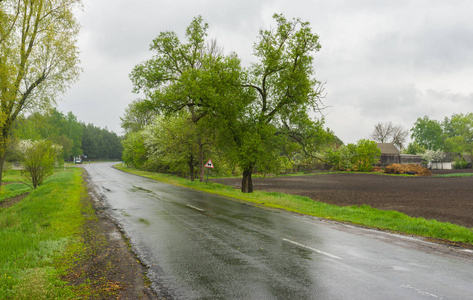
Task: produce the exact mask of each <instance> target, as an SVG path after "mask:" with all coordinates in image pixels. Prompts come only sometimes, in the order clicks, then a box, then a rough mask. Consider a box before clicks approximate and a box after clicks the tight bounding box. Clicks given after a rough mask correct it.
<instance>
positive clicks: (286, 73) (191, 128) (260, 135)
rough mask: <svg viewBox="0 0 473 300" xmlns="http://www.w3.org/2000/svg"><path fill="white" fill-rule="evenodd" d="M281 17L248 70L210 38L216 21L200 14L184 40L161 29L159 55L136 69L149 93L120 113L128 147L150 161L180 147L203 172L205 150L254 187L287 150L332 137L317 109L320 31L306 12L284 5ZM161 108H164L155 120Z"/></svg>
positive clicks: (134, 76) (136, 78) (248, 188)
mask: <svg viewBox="0 0 473 300" xmlns="http://www.w3.org/2000/svg"><path fill="white" fill-rule="evenodd" d="M274 20H275V22H276V28H274V29H269V30H261V31H260V34H259V38H258V42H256V43H255V45H254V48H253V49H254V57H255V58H256V60H257V61H256V62H255V63H253V64H252V65H251V67H249V68H247V69H245V68H242V67H241V65H240V60H239V59H238V57H237V55H236V54H235V53H231V54H229V55H225V54H223V49H221V48H219V47H218V46H217V43H216V41H208V40H207V30H208V24H207V23H205V22H204V21H203V19H202V17H200V16H199V17H196V18H194V19H193V20H192V22H191V24H190V25H189V27H188V28H187V31H186V34H185V39H186V40H185V41H184V42H182V41H181V40H180V39H179V37H178V35H177V34H176V33H174V32H169V31H166V32H162V33H160V34H159V35H158V37H157V38H156V39H154V40H153V43H152V44H151V46H150V50H151V51H152V52H153V53H154V56H153V57H152V58H151V59H150V60H148V61H145V62H144V63H141V64H139V65H137V66H136V67H135V68H134V69H133V71H132V72H131V74H130V77H131V80H132V82H133V85H134V91H135V92H141V93H143V94H144V95H145V97H146V99H145V100H139V101H135V102H134V103H132V104H131V105H130V106H129V108H128V109H127V111H126V113H125V116H124V117H123V118H122V122H123V123H122V126H123V127H124V128H125V129H126V130H127V132H128V134H127V137H125V140H124V146H125V153H133V152H134V151H133V150H132V149H127V148H128V147H130V146H132V145H143V146H144V147H145V150H146V153H147V156H148V157H147V161H151V160H152V157H155V158H156V157H158V156H159V159H160V161H161V162H163V160H164V159H165V158H166V157H168V158H170V157H172V154H170V153H171V149H173V150H172V151H173V152H172V153H174V155H175V156H179V159H178V158H177V157H174V160H173V161H174V163H178V165H179V166H182V165H183V164H184V162H183V161H186V163H185V164H187V166H188V169H189V171H188V172H187V171H186V172H185V173H188V174H193V173H194V171H192V170H193V168H194V167H195V166H197V168H198V169H199V173H200V176H199V177H200V180H203V170H204V169H203V164H204V159H205V161H206V160H207V159H208V158H209V157H208V155H210V153H213V155H218V156H219V157H221V159H222V160H221V161H222V162H223V163H224V164H225V165H227V166H233V167H230V168H233V169H234V168H235V167H238V168H240V169H242V170H243V174H244V175H243V179H242V191H244V192H252V190H253V189H252V184H251V174H252V172H253V171H254V170H255V169H257V170H258V171H259V172H272V171H276V170H278V169H279V168H280V166H281V159H280V157H281V154H282V153H284V154H285V155H286V157H287V158H289V159H290V160H291V159H292V158H293V155H294V151H299V152H304V154H306V155H308V154H309V153H310V154H311V155H312V157H313V158H315V157H316V155H315V152H316V151H317V149H318V148H320V147H316V146H315V147H314V145H315V144H317V143H319V144H320V145H322V144H323V143H327V142H328V140H331V139H333V137H334V135H333V134H331V133H330V132H329V131H327V130H325V129H324V128H323V119H320V120H317V119H316V118H314V115H315V114H313V113H311V111H317V110H318V109H319V108H320V106H321V101H320V100H321V92H322V91H323V86H322V84H321V83H320V82H318V81H317V80H316V79H315V78H314V73H315V72H314V68H313V54H314V53H315V52H317V51H318V50H319V49H320V44H319V43H318V36H317V35H316V34H314V33H312V29H311V28H310V24H309V23H307V22H303V21H301V20H300V19H293V20H287V19H286V18H285V17H284V16H283V15H277V14H276V15H274ZM143 110H144V111H145V112H146V113H147V114H146V115H145V116H144V118H142V117H141V116H142V115H141V114H140V112H143ZM153 115H159V116H160V117H159V118H158V119H155V121H154V122H153V123H152V124H150V123H149V120H150V117H152V116H153ZM186 120H187V121H186ZM133 132H135V133H136V132H141V134H135V133H133ZM209 137H210V138H209ZM184 140H185V142H184ZM133 141H135V142H138V144H137V143H135V142H133ZM139 141H142V142H139ZM178 145H179V146H180V149H178V148H179V147H178ZM288 145H292V146H288ZM296 145H297V146H296ZM186 149H187V150H186ZM167 153H168V154H169V155H168V154H167ZM196 156H197V158H196ZM205 156H207V157H205ZM204 157H205V158H204ZM180 160H183V161H181V162H179V161H180ZM130 161H133V159H131V158H130ZM155 161H156V160H155ZM168 163H169V164H168V167H171V166H172V164H174V163H171V161H170V160H168ZM154 167H156V166H154ZM171 169H176V167H172V168H171ZM181 171H182V170H181ZM192 176H193V175H191V178H192Z"/></svg>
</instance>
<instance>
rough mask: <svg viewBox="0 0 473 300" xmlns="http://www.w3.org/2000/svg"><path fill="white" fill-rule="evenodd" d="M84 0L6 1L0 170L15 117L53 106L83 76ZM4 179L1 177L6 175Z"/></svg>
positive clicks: (2, 6) (1, 37)
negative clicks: (79, 11)
mask: <svg viewBox="0 0 473 300" xmlns="http://www.w3.org/2000/svg"><path fill="white" fill-rule="evenodd" d="M80 3H81V2H80V0H3V1H0V19H1V22H2V23H1V25H0V41H1V43H0V173H1V172H2V171H3V163H4V160H5V155H6V151H7V144H8V139H9V132H10V129H11V126H12V124H13V122H14V121H15V119H16V118H17V117H18V116H19V115H20V114H21V113H22V112H23V111H25V110H27V109H37V108H44V107H48V106H49V105H51V104H53V103H54V101H55V99H56V97H57V96H58V95H59V94H61V93H63V92H64V91H65V89H66V88H67V87H68V85H69V84H70V83H71V82H73V81H74V80H76V79H77V78H78V75H79V68H78V62H79V58H78V57H79V54H78V53H79V51H78V48H77V46H76V44H77V34H78V32H79V24H78V23H77V21H76V19H75V17H74V14H73V10H74V9H75V8H76V7H77V6H78V5H80ZM0 182H1V177H0Z"/></svg>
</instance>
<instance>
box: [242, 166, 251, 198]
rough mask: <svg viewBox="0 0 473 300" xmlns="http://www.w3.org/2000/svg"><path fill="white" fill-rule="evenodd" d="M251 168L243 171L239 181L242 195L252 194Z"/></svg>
mask: <svg viewBox="0 0 473 300" xmlns="http://www.w3.org/2000/svg"><path fill="white" fill-rule="evenodd" d="M252 172H253V168H251V169H249V170H244V171H243V179H242V181H241V191H242V192H243V193H253V181H252V180H251V173H252Z"/></svg>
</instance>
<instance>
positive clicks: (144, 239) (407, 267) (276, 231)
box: [84, 163, 473, 299]
mask: <svg viewBox="0 0 473 300" xmlns="http://www.w3.org/2000/svg"><path fill="white" fill-rule="evenodd" d="M112 165H113V164H110V163H100V164H90V165H85V166H84V167H85V169H86V170H87V172H88V174H89V178H90V180H91V182H92V183H93V184H94V185H95V187H96V190H97V192H98V194H99V196H100V197H102V198H103V199H104V200H105V202H106V203H107V206H108V210H109V211H110V213H111V214H112V216H113V217H115V218H116V220H117V221H118V222H119V223H120V224H121V226H122V228H123V229H124V231H125V232H126V234H127V235H128V237H129V238H130V241H131V243H132V244H133V247H134V249H135V251H136V252H138V255H139V257H140V259H141V260H142V261H143V262H144V263H145V264H146V265H147V266H148V267H149V274H148V277H149V278H150V280H151V281H152V283H153V284H152V286H153V288H154V289H155V290H156V291H157V292H158V295H159V296H160V299H161V298H166V299H473V259H471V260H469V259H455V258H450V257H445V256H438V255H434V254H431V253H427V252H424V251H417V250H414V249H411V248H409V247H404V246H402V244H403V241H402V239H401V241H400V242H398V243H395V244H393V243H391V242H388V241H383V239H384V238H383V237H379V236H378V237H377V238H372V237H370V234H363V235H360V234H353V233H349V232H346V231H343V230H337V229H336V228H334V227H333V226H329V225H326V223H325V222H321V221H318V220H313V219H310V218H307V217H300V216H296V215H293V214H289V213H283V212H277V211H272V210H266V209H261V208H258V207H253V206H250V205H247V204H243V203H239V202H235V201H231V200H228V199H225V198H222V197H218V196H214V195H210V194H205V193H201V192H197V191H192V190H189V189H185V188H179V187H175V186H171V185H166V184H163V183H159V182H155V181H152V180H148V179H145V178H141V177H138V176H134V175H130V174H126V173H124V172H121V171H118V170H115V169H113V168H112V167H111V166H112ZM373 235H374V234H373ZM386 240H388V239H387V238H386ZM472 257H473V256H472Z"/></svg>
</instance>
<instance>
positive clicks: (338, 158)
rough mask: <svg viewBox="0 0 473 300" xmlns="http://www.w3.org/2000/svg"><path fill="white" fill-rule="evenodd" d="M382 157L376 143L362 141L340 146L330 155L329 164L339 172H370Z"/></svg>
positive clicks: (331, 151)
mask: <svg viewBox="0 0 473 300" xmlns="http://www.w3.org/2000/svg"><path fill="white" fill-rule="evenodd" d="M380 157H381V150H380V149H379V148H378V146H377V144H376V142H374V141H370V140H366V139H362V140H359V141H358V142H357V143H356V144H348V145H346V146H340V147H339V148H338V149H336V150H330V151H329V153H328V159H327V160H328V164H329V165H331V166H332V168H333V169H335V170H339V171H357V172H369V171H371V170H372V169H373V164H376V163H377V162H378V161H379V158H380Z"/></svg>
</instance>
